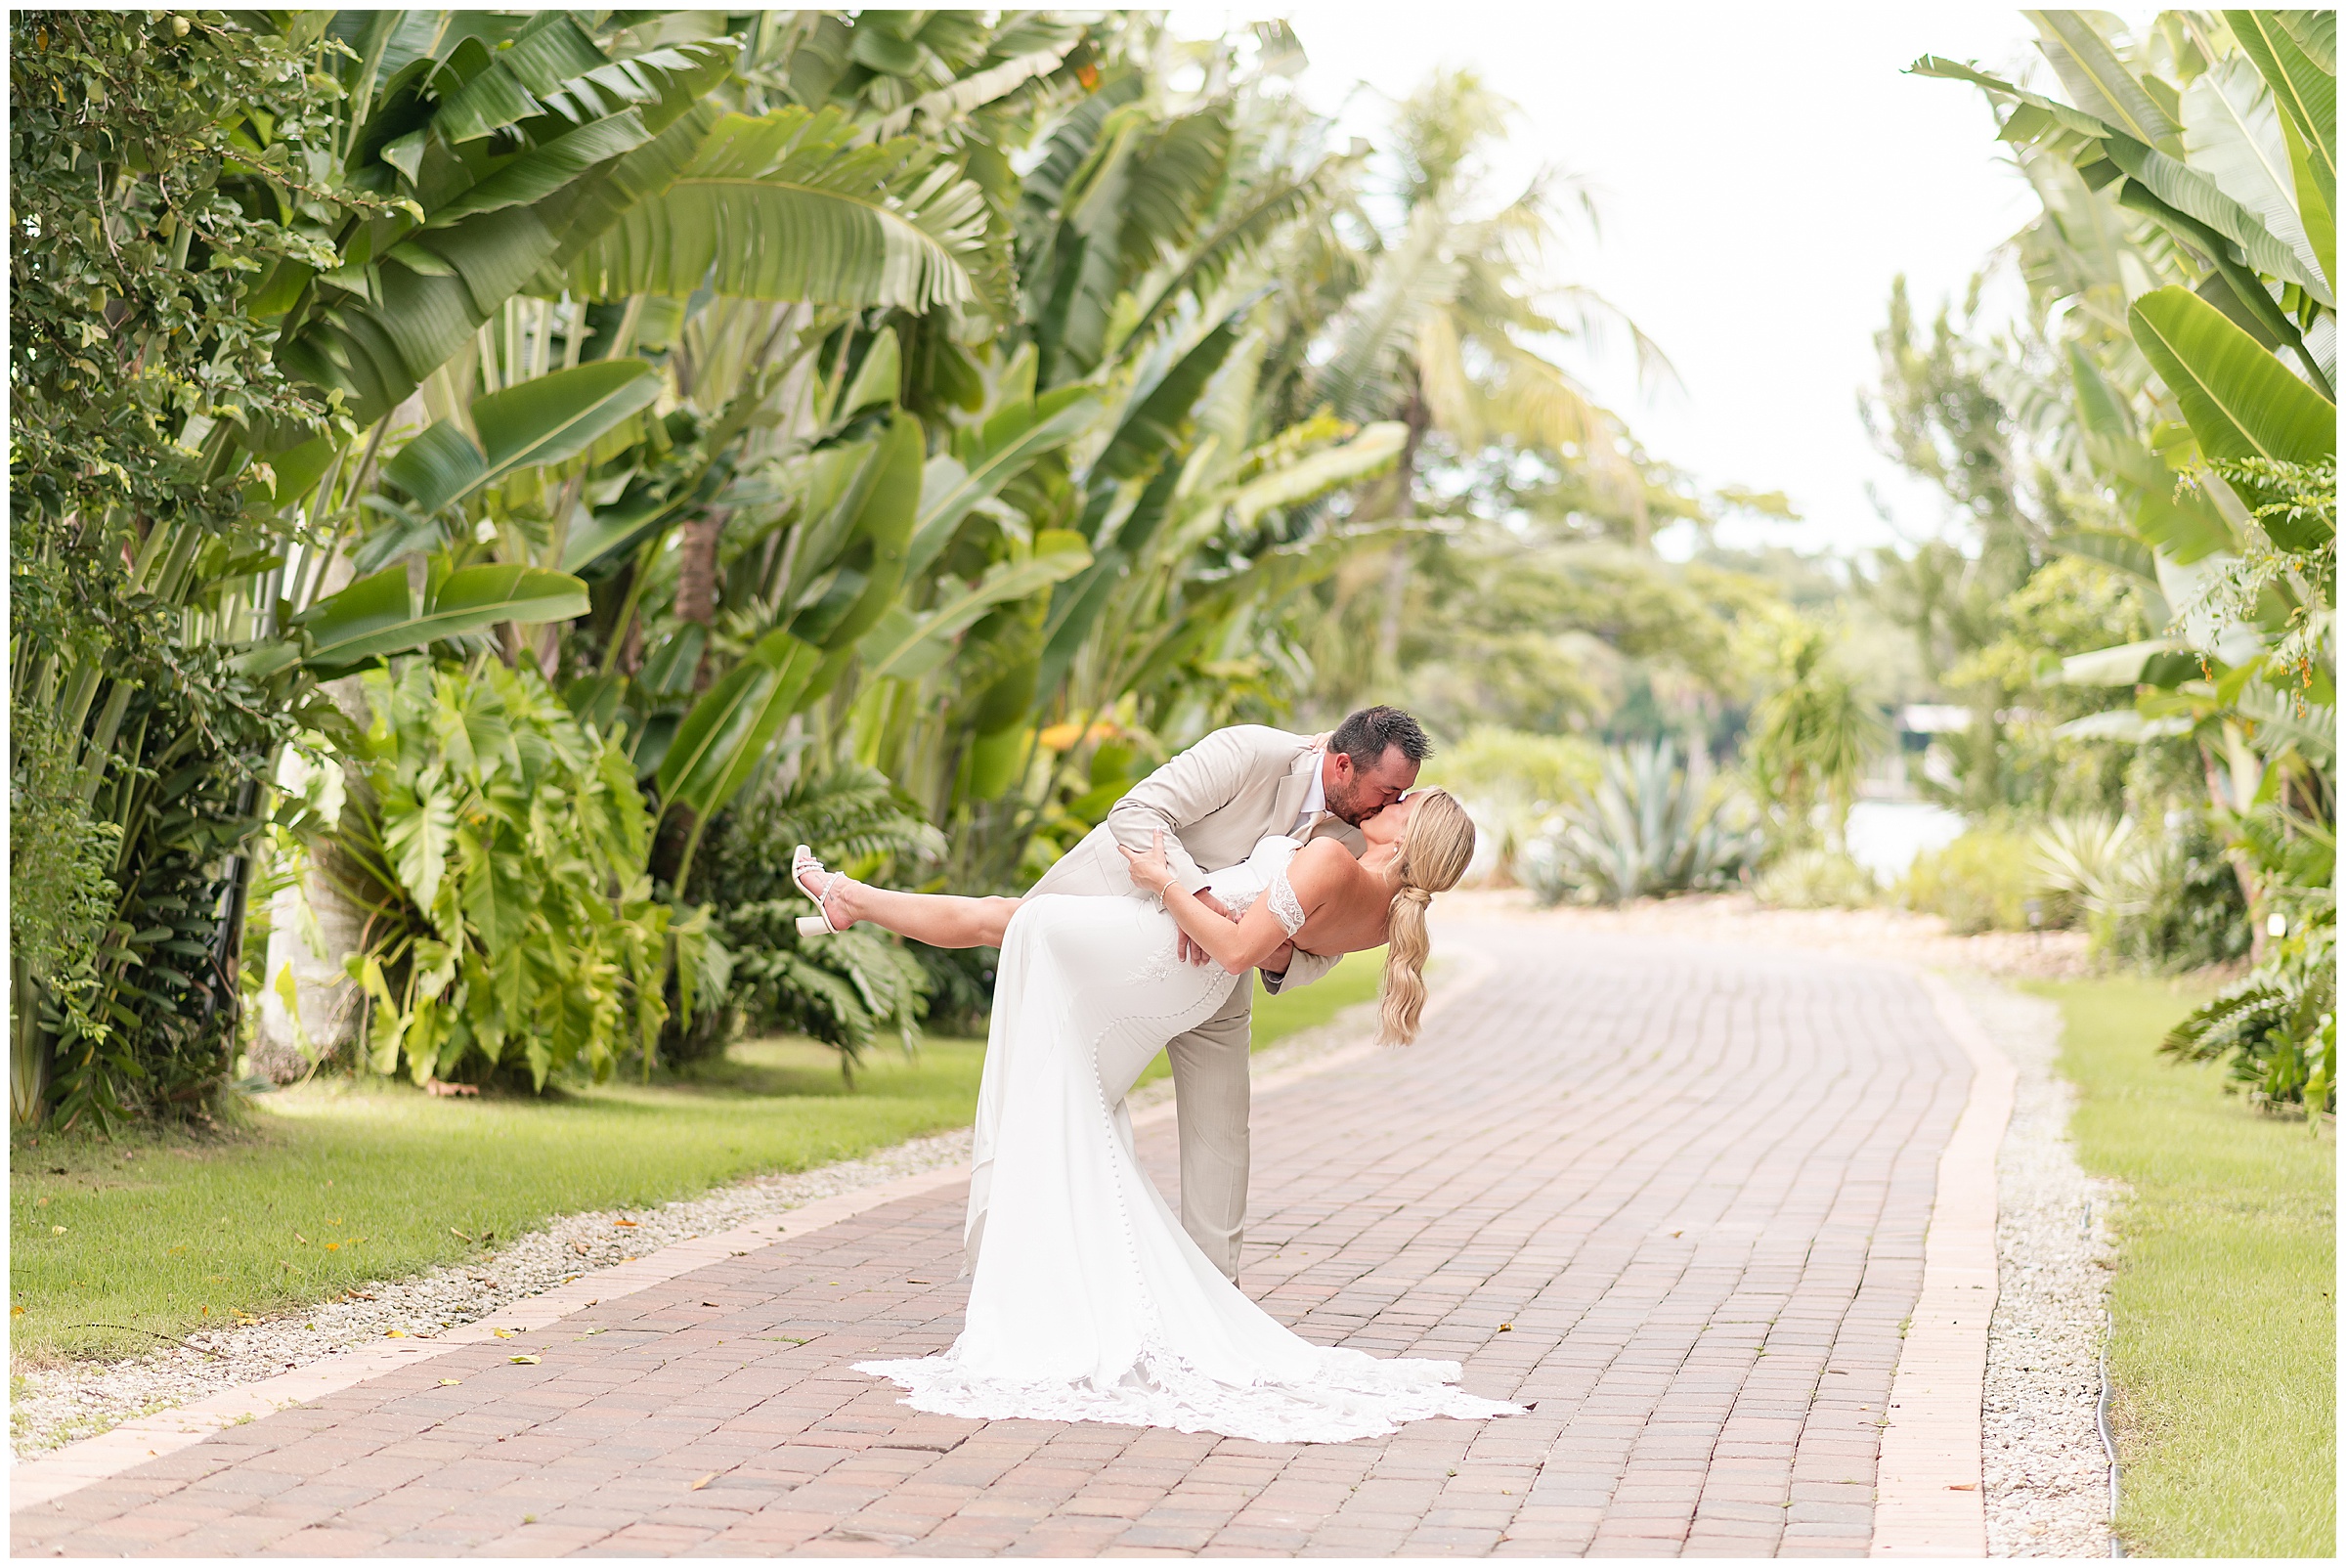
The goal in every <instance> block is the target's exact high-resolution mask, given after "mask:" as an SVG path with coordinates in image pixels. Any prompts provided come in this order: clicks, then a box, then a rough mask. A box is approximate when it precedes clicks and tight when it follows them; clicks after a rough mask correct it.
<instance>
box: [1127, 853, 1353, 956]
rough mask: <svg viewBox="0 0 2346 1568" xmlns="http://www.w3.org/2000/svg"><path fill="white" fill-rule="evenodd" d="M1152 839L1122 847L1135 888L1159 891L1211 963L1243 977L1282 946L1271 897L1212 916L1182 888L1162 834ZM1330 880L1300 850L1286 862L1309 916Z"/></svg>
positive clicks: (1284, 936) (1281, 929) (1292, 885)
mask: <svg viewBox="0 0 2346 1568" xmlns="http://www.w3.org/2000/svg"><path fill="white" fill-rule="evenodd" d="M1153 837H1154V839H1155V842H1154V843H1153V844H1151V847H1150V849H1148V851H1147V852H1146V853H1142V854H1135V853H1133V851H1131V850H1130V849H1124V858H1125V860H1126V861H1127V862H1128V863H1129V864H1130V866H1131V868H1132V883H1133V886H1134V887H1136V888H1139V889H1141V890H1143V891H1144V892H1147V893H1160V892H1161V893H1162V894H1163V897H1164V900H1165V912H1166V913H1167V914H1169V915H1171V916H1172V917H1173V922H1174V924H1175V925H1177V926H1179V927H1180V928H1181V929H1182V931H1183V932H1184V933H1185V934H1186V935H1187V936H1189V938H1190V940H1191V941H1193V942H1195V943H1196V944H1197V945H1198V946H1199V947H1201V948H1203V949H1205V951H1206V953H1207V954H1208V955H1209V956H1210V957H1211V958H1212V959H1213V960H1214V962H1215V963H1217V964H1220V965H1221V966H1222V967H1223V968H1224V969H1226V970H1228V971H1230V973H1232V974H1233V975H1243V974H1245V973H1246V972H1247V971H1248V970H1250V969H1252V968H1254V967H1255V966H1256V965H1257V964H1260V963H1261V962H1262V961H1263V960H1264V959H1266V958H1269V957H1270V956H1271V955H1272V954H1273V953H1275V952H1277V951H1278V950H1279V949H1280V948H1281V947H1283V946H1284V945H1286V942H1287V931H1286V929H1285V928H1284V927H1282V925H1280V923H1279V917H1278V916H1277V915H1275V914H1273V913H1272V912H1271V900H1270V899H1269V898H1257V899H1256V900H1255V901H1254V907H1253V908H1251V909H1249V910H1247V911H1246V913H1245V915H1244V917H1243V918H1241V919H1239V920H1238V921H1237V922H1235V923H1234V922H1232V920H1231V919H1230V917H1229V916H1227V915H1220V914H1216V913H1215V912H1214V911H1213V910H1211V909H1209V908H1207V907H1206V906H1205V905H1204V904H1203V903H1202V902H1200V901H1199V899H1198V897H1197V895H1196V894H1195V893H1191V892H1190V891H1189V890H1188V889H1186V888H1184V887H1182V885H1181V879H1180V877H1179V876H1178V875H1177V874H1176V873H1175V872H1174V870H1173V868H1172V866H1171V865H1170V864H1169V863H1167V861H1166V859H1165V853H1164V838H1163V835H1162V834H1161V833H1160V834H1157V835H1154V836H1153ZM1117 848H1118V849H1123V846H1121V845H1118V846H1117ZM1331 882H1332V879H1331V878H1329V877H1328V876H1326V875H1325V874H1324V873H1323V872H1322V869H1321V865H1320V861H1319V859H1318V857H1316V856H1312V855H1309V854H1299V855H1297V856H1296V857H1295V858H1294V860H1292V861H1291V862H1289V866H1288V874H1287V886H1288V887H1289V888H1291V889H1293V890H1294V893H1295V899H1296V902H1297V903H1299V904H1301V905H1302V906H1303V912H1304V917H1305V918H1306V919H1307V920H1308V919H1309V918H1310V917H1311V916H1312V915H1313V914H1314V913H1315V912H1317V911H1318V909H1319V907H1320V906H1321V905H1322V904H1323V903H1325V902H1326V901H1327V897H1328V893H1329V891H1330V885H1331Z"/></svg>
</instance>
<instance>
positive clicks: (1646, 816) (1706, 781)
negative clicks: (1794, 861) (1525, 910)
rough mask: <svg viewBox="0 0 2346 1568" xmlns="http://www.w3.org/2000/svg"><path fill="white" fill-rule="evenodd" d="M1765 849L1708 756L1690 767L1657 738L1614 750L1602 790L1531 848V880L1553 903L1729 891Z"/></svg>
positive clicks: (1528, 854) (1527, 862)
mask: <svg viewBox="0 0 2346 1568" xmlns="http://www.w3.org/2000/svg"><path fill="white" fill-rule="evenodd" d="M1761 844H1762V836H1761V834H1760V831H1759V827H1758V825H1757V824H1756V823H1755V822H1754V821H1753V820H1752V813H1751V810H1750V807H1749V806H1748V805H1747V804H1746V803H1744V802H1743V801H1742V800H1741V799H1740V798H1739V797H1737V796H1736V795H1734V794H1733V793H1732V791H1731V790H1730V789H1729V788H1728V787H1726V786H1725V785H1724V784H1723V783H1722V782H1721V781H1719V780H1717V779H1716V778H1715V777H1714V776H1713V775H1712V773H1711V770H1710V768H1709V767H1708V766H1707V765H1706V759H1705V758H1704V756H1703V754H1702V753H1701V752H1699V751H1698V752H1696V753H1695V754H1694V756H1693V759H1692V761H1691V762H1690V763H1687V764H1681V763H1680V762H1679V761H1678V752H1677V747H1676V746H1675V744H1673V742H1671V741H1669V740H1667V739H1664V740H1656V741H1650V742H1645V743H1642V744H1637V745H1631V746H1627V747H1615V748H1610V749H1608V750H1607V751H1606V753H1605V760H1604V764H1603V768H1602V772H1601V776H1600V777H1599V779H1598V781H1597V784H1596V787H1595V788H1594V789H1593V790H1591V791H1589V792H1588V793H1587V794H1586V796H1584V797H1583V798H1582V799H1581V800H1580V801H1579V802H1578V803H1576V804H1575V805H1574V806H1571V807H1569V808H1568V809H1567V810H1565V811H1564V812H1563V813H1562V814H1561V815H1560V816H1558V817H1557V818H1555V819H1554V820H1553V822H1552V823H1551V825H1550V826H1549V828H1548V830H1547V832H1546V833H1544V834H1542V836H1541V837H1540V838H1538V839H1535V840H1534V841H1532V843H1531V845H1530V846H1528V847H1527V849H1526V851H1525V854H1524V860H1523V863H1524V867H1525V870H1526V872H1527V875H1526V877H1525V881H1526V882H1527V883H1529V884H1530V886H1531V887H1532V889H1533V891H1534V892H1535V893H1538V894H1539V895H1540V896H1541V898H1542V900H1544V901H1545V902H1548V903H1555V902H1558V901H1560V900H1562V899H1566V898H1572V899H1575V900H1586V901H1591V902H1598V903H1609V904H1617V903H1623V902H1626V901H1627V900H1629V899H1631V898H1640V897H1647V896H1651V895H1655V894H1660V893H1685V892H1693V891H1701V890H1704V889H1716V888H1723V887H1726V886H1727V885H1728V884H1729V883H1730V882H1732V881H1733V879H1734V878H1735V876H1736V874H1737V873H1738V872H1740V871H1741V870H1742V869H1743V868H1744V867H1745V866H1747V865H1749V864H1751V863H1752V862H1753V861H1754V860H1756V859H1757V858H1758V857H1759V851H1760V848H1761Z"/></svg>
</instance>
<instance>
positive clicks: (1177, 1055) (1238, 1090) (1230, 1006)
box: [1026, 825, 1255, 1280]
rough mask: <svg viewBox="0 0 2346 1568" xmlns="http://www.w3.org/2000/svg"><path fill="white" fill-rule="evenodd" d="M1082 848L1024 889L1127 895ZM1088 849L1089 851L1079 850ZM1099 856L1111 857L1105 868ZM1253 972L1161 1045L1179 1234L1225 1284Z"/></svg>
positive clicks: (1241, 1184) (1238, 1181)
mask: <svg viewBox="0 0 2346 1568" xmlns="http://www.w3.org/2000/svg"><path fill="white" fill-rule="evenodd" d="M1092 832H1093V836H1094V837H1097V838H1100V839H1101V840H1102V841H1103V842H1102V843H1100V844H1098V845H1093V844H1091V843H1090V841H1089V840H1087V841H1085V844H1084V846H1083V847H1082V848H1079V849H1076V850H1075V851H1074V852H1072V853H1070V854H1068V855H1066V856H1065V857H1064V858H1063V859H1062V860H1061V861H1060V862H1059V864H1057V865H1055V866H1053V867H1052V868H1051V869H1050V870H1049V871H1046V872H1044V873H1043V876H1042V880H1041V881H1039V882H1037V883H1036V884H1035V885H1034V886H1033V887H1032V888H1030V889H1028V890H1027V894H1026V895H1027V896H1028V897H1030V898H1031V897H1033V896H1034V895H1035V894H1036V893H1076V894H1079V895H1083V896H1092V897H1096V896H1101V895H1104V894H1113V895H1120V896H1123V897H1131V896H1132V880H1131V878H1129V877H1128V876H1126V875H1125V874H1124V872H1123V870H1122V869H1121V862H1120V857H1117V856H1116V854H1115V849H1114V848H1113V847H1112V845H1110V844H1109V843H1108V842H1106V841H1107V835H1108V828H1107V827H1106V826H1105V825H1103V826H1101V827H1098V828H1094V829H1093V830H1092ZM1087 851H1090V852H1087ZM1104 857H1105V858H1113V859H1118V866H1117V869H1114V870H1112V871H1111V870H1110V869H1108V865H1107V864H1106V863H1104ZM1254 985H1255V981H1254V972H1253V971H1251V970H1249V971H1247V972H1246V973H1245V974H1244V975H1241V976H1239V977H1238V983H1237V984H1236V985H1234V986H1232V987H1231V989H1230V999H1229V1000H1228V1001H1226V1002H1224V1003H1223V1004H1222V1010H1221V1011H1220V1012H1218V1013H1216V1014H1215V1015H1214V1016H1213V1017H1212V1018H1210V1019H1207V1020H1206V1021H1205V1022H1204V1023H1203V1024H1198V1025H1197V1026H1196V1027H1195V1028H1194V1029H1192V1030H1190V1032H1189V1033H1187V1034H1184V1035H1181V1036H1179V1037H1178V1038H1176V1039H1174V1040H1173V1041H1172V1042H1171V1043H1170V1044H1168V1045H1167V1046H1166V1047H1165V1054H1166V1055H1167V1056H1168V1057H1170V1058H1171V1059H1172V1062H1173V1099H1174V1102H1175V1107H1176V1113H1177V1114H1178V1115H1179V1116H1180V1118H1181V1228H1182V1229H1183V1230H1185V1231H1187V1232H1189V1233H1190V1240H1191V1241H1195V1242H1196V1243H1197V1246H1198V1250H1200V1251H1202V1252H1203V1253H1204V1254H1205V1255H1206V1256H1207V1257H1208V1258H1210V1259H1212V1260H1213V1264H1214V1266H1215V1267H1216V1268H1218V1269H1220V1270H1221V1271H1222V1272H1223V1273H1224V1274H1226V1275H1229V1276H1230V1277H1231V1278H1232V1279H1234V1280H1235V1279H1237V1278H1238V1244H1239V1242H1240V1241H1241V1240H1242V1238H1243V1235H1244V1232H1245V1228H1246V1168H1247V1157H1248V1156H1247V1134H1246V1122H1247V1115H1248V1111H1249V1109H1250V1106H1251V1102H1252V1094H1253V1085H1252V1080H1251V1079H1250V1077H1249V1076H1248V1066H1247V1050H1248V1047H1249V1046H1250V1044H1251V1043H1252V1039H1253V1033H1254V1020H1253V1013H1254Z"/></svg>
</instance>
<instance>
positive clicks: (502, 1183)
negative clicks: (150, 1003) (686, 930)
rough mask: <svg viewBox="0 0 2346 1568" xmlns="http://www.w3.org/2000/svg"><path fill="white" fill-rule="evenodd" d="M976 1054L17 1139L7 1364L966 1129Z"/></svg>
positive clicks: (386, 1098)
mask: <svg viewBox="0 0 2346 1568" xmlns="http://www.w3.org/2000/svg"><path fill="white" fill-rule="evenodd" d="M984 1054H985V1053H984V1048H983V1046H982V1044H981V1043H980V1042H977V1041H974V1040H947V1039H931V1040H929V1041H928V1042H927V1043H925V1044H924V1045H923V1046H922V1048H921V1051H920V1054H919V1056H918V1058H917V1059H916V1060H907V1059H906V1058H904V1057H903V1056H902V1055H901V1054H899V1053H896V1052H893V1051H891V1050H887V1049H881V1050H876V1051H874V1052H872V1053H871V1055H870V1056H869V1057H868V1058H867V1059H866V1061H867V1065H866V1066H865V1067H863V1068H861V1069H859V1070H858V1071H857V1073H856V1075H855V1081H854V1084H853V1086H852V1088H850V1087H849V1086H848V1085H847V1084H846V1083H845V1082H843V1081H842V1079H841V1076H840V1071H839V1058H838V1056H837V1055H836V1054H835V1053H834V1052H832V1051H831V1050H829V1049H827V1048H825V1047H822V1046H819V1045H815V1044H813V1043H811V1042H807V1041H788V1040H771V1041H760V1042H756V1043H752V1044H746V1045H740V1046H736V1047H735V1048H734V1050H733V1053H732V1057H731V1059H730V1060H727V1061H724V1062H721V1063H713V1064H710V1065H708V1066H707V1067H703V1068H700V1069H698V1070H697V1071H695V1072H694V1074H693V1075H692V1077H691V1079H690V1080H688V1081H684V1082H677V1083H666V1084H660V1085H657V1086H654V1087H649V1088H645V1087H640V1086H633V1085H628V1084H610V1085H605V1086H603V1087H600V1088H589V1089H576V1090H569V1091H565V1092H562V1093H560V1094H556V1095H550V1096H548V1097H546V1098H545V1099H543V1100H534V1099H530V1098H528V1097H525V1096H520V1095H505V1096H489V1097H484V1098H482V1099H479V1100H462V1099H449V1100H436V1099H430V1098H427V1097H426V1096H424V1095H422V1094H419V1093H417V1092H416V1091H415V1090H413V1089H412V1088H408V1087H405V1086H403V1085H399V1084H393V1083H385V1082H382V1081H380V1080H374V1081H359V1082H353V1081H350V1080H346V1079H345V1080H334V1081H331V1082H324V1083H316V1084H311V1085H309V1086H307V1087H304V1088H300V1089H293V1090H286V1091H283V1092H281V1093H278V1094H273V1095H268V1096H265V1097H263V1098H261V1099H260V1100H258V1101H256V1102H255V1103H254V1109H253V1111H252V1114H251V1117H250V1120H251V1122H252V1126H251V1127H250V1129H249V1130H247V1131H243V1132H240V1133H238V1134H234V1135H230V1136H227V1137H222V1138H215V1139H209V1140H200V1141H191V1140H189V1139H186V1138H179V1137H146V1138H126V1139H124V1140H123V1141H121V1142H119V1143H109V1142H107V1141H105V1140H103V1139H92V1138H66V1139H57V1138H44V1139H41V1140H40V1141H39V1142H38V1143H32V1142H29V1141H24V1140H20V1141H18V1142H17V1143H16V1145H15V1146H14V1148H13V1149H12V1151H11V1154H12V1158H11V1165H12V1167H13V1169H12V1177H13V1179H12V1180H11V1182H10V1184H9V1210H10V1212H9V1221H10V1224H9V1230H10V1241H11V1255H10V1266H11V1267H10V1307H11V1327H12V1328H13V1329H14V1333H13V1336H12V1346H13V1354H14V1355H15V1356H16V1357H18V1358H27V1357H30V1358H34V1359H46V1358H50V1357H55V1356H61V1355H109V1354H122V1353H127V1352H133V1351H144V1350H152V1349H154V1348H155V1347H156V1345H157V1344H158V1343H159V1341H157V1340H155V1339H153V1338H152V1337H151V1335H150V1334H147V1333H139V1332H126V1331H124V1330H123V1329H122V1328H89V1327H86V1326H87V1325H90V1324H94V1323H95V1324H115V1325H123V1326H126V1327H127V1328H129V1329H133V1330H136V1329H148V1330H152V1332H156V1333H166V1334H173V1335H181V1334H185V1333H187V1332H188V1331H189V1330H190V1329H191V1328H196V1327H198V1326H201V1325H205V1324H216V1323H218V1322H220V1321H221V1320H223V1319H224V1318H233V1317H234V1316H235V1315H236V1314H238V1313H239V1312H241V1313H252V1314H260V1313H266V1312H271V1311H275V1310H281V1309H283V1308H287V1307H293V1306H299V1305H303V1304H306V1303H308V1302H313V1301H319V1300H324V1299H326V1298H327V1297H330V1296H334V1295H338V1294H340V1293H341V1292H342V1291H343V1290H345V1289H348V1288H349V1287H351V1286H353V1285H361V1284H363V1283H365V1282H366V1281H368V1280H381V1279H397V1278H400V1277H403V1276H407V1275H412V1274H414V1273H417V1272H419V1271H421V1270H423V1269H427V1268H429V1267H431V1266H432V1265H434V1264H439V1263H447V1262H451V1261H454V1260H456V1259H458V1258H462V1257H464V1256H466V1255H468V1254H470V1253H472V1252H473V1251H474V1250H475V1248H474V1246H473V1245H472V1244H471V1243H468V1242H467V1241H464V1240H463V1239H462V1238H461V1237H459V1236H458V1235H457V1234H456V1233H457V1232H459V1231H461V1232H463V1233H465V1235H467V1236H473V1237H479V1236H482V1235H484V1233H488V1232H494V1233H495V1234H496V1235H497V1236H498V1237H500V1238H505V1237H512V1236H515V1235H517V1234H519V1233H521V1232H523V1231H526V1230H529V1229H530V1228H531V1227H533V1226H536V1225H539V1224H542V1223H543V1222H544V1221H545V1220H546V1219H548V1218H550V1217H551V1216H554V1215H557V1214H564V1213H575V1212H578V1211H580V1210H584V1209H598V1208H612V1207H622V1206H641V1205H646V1204H652V1203H659V1202H663V1201H666V1200H668V1199H671V1198H684V1197H689V1196H692V1195H694V1194H697V1193H701V1192H705V1191H707V1190H708V1189H709V1188H711V1187H714V1186H717V1185H719V1184H721V1183H724V1182H728V1181H732V1180H734V1179H736V1178H739V1177H743V1176H748V1175H752V1174H755V1173H758V1172H762V1171H794V1170H804V1169H806V1168H808V1167H810V1166H814V1165H821V1164H826V1163H828V1162H830V1161H832V1160H837V1159H848V1158H852V1157H854V1156H855V1155H858V1154H868V1153H870V1152H871V1151H872V1150H875V1149H879V1148H883V1147H886V1146H887V1145H890V1144H895V1143H901V1142H902V1141H903V1140H905V1139H907V1138H913V1137H918V1136H920V1135H922V1134H924V1133H932V1132H936V1131H940V1130H942V1129H944V1128H948V1127H955V1126H964V1125H967V1124H968V1122H969V1119H970V1114H971V1111H972V1110H973V1109H974V1108H975V1106H976V1104H977V1078H978V1073H979V1070H980V1067H982V1065H983V1060H984ZM61 1173H62V1174H61Z"/></svg>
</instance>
